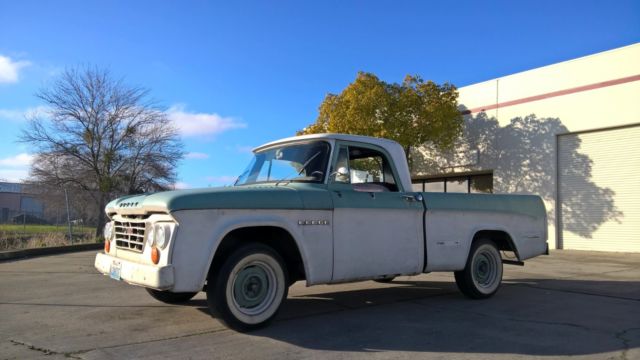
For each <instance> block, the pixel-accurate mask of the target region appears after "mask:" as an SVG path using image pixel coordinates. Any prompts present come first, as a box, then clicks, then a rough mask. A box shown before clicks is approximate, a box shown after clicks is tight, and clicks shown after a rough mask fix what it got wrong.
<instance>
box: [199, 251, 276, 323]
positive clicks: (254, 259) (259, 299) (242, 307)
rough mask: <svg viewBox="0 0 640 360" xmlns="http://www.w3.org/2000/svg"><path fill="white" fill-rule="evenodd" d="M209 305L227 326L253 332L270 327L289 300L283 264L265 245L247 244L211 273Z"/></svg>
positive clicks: (208, 295) (208, 293)
mask: <svg viewBox="0 0 640 360" xmlns="http://www.w3.org/2000/svg"><path fill="white" fill-rule="evenodd" d="M210 276H212V277H213V279H212V280H213V281H209V282H208V283H209V284H212V286H208V287H207V303H208V304H209V309H210V311H211V313H212V315H214V316H216V317H218V318H219V319H220V320H222V321H223V322H224V323H225V324H226V325H227V326H228V327H230V328H232V329H235V330H238V331H250V330H255V329H258V328H261V327H263V326H265V325H267V324H268V323H269V322H270V321H271V320H272V319H273V318H274V317H275V315H276V314H277V312H278V310H279V308H280V305H281V304H282V301H283V300H284V299H285V298H286V297H287V292H288V286H287V284H288V283H289V282H288V281H289V280H288V275H287V270H286V267H285V265H284V261H283V260H282V258H281V257H280V255H278V253H277V252H276V251H275V250H273V249H272V248H270V247H268V246H266V245H263V244H258V243H254V244H249V245H245V246H243V247H241V248H239V249H237V250H236V251H234V252H233V253H232V254H231V256H229V257H228V258H227V260H226V261H225V262H224V264H223V265H222V266H221V267H220V268H219V270H218V271H217V273H215V274H211V275H210Z"/></svg>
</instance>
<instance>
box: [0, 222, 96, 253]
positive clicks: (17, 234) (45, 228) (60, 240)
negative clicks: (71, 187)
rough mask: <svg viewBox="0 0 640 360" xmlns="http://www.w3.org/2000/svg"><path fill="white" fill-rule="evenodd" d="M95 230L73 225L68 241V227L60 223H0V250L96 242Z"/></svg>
mask: <svg viewBox="0 0 640 360" xmlns="http://www.w3.org/2000/svg"><path fill="white" fill-rule="evenodd" d="M95 232H96V228H95V227H90V226H74V227H72V233H73V241H70V240H69V236H68V234H69V228H68V227H66V226H62V225H59V226H55V225H19V224H0V251H7V250H18V249H32V248H40V247H49V246H64V245H70V244H80V243H90V242H97V241H98V240H99V239H97V238H96V237H95Z"/></svg>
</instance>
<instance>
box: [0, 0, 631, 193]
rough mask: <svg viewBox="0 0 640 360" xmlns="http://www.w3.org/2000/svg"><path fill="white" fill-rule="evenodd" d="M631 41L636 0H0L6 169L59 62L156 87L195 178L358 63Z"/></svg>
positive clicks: (478, 71)
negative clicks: (27, 119)
mask: <svg viewBox="0 0 640 360" xmlns="http://www.w3.org/2000/svg"><path fill="white" fill-rule="evenodd" d="M638 41H640V2H639V1H606V2H605V1H585V0H582V1H546V0H542V1H541V0H538V1H493V2H490V1H448V2H444V1H443V2H435V1H237V2H232V1H226V2H213V1H173V2H169V1H166V2H161V1H87V0H82V1H31V0H20V1H11V0H0V129H1V130H2V131H0V179H6V180H17V179H19V178H21V177H24V176H25V175H26V174H27V172H28V163H29V160H30V158H31V152H30V149H29V148H28V147H27V146H25V145H24V144H21V143H17V142H16V139H17V137H18V134H19V132H20V129H21V128H23V127H24V114H25V113H28V112H30V111H34V110H37V108H38V106H41V105H42V104H41V103H40V102H39V101H38V100H37V99H36V98H35V97H34V96H33V94H34V93H35V92H36V91H37V90H38V89H40V88H42V87H44V86H46V85H47V84H48V83H50V82H51V81H52V79H54V78H55V76H57V75H58V74H59V73H60V72H61V71H62V70H63V69H64V68H65V67H74V66H81V65H87V64H91V65H97V66H99V67H108V68H109V69H110V70H111V72H112V73H113V74H114V75H115V76H117V77H123V78H124V79H125V81H126V82H127V83H129V84H132V85H140V86H144V87H147V88H149V89H151V93H152V96H153V98H154V99H156V100H158V101H159V102H160V103H161V104H162V105H163V106H164V107H166V109H167V111H168V112H169V114H170V116H171V117H172V118H173V119H175V120H176V121H179V122H180V124H181V127H182V131H183V140H184V143H185V144H186V149H185V150H186V151H187V152H188V153H189V156H188V157H187V158H186V159H184V160H183V161H182V164H181V165H180V168H179V177H180V184H179V186H183V187H203V186H217V185H224V184H228V183H230V182H232V180H231V179H232V178H233V177H234V176H236V175H238V174H239V173H240V172H241V170H242V169H243V168H244V166H245V164H246V162H247V161H248V159H249V158H250V151H249V149H250V148H252V147H254V146H257V145H260V144H262V143H265V142H268V141H271V140H275V139H277V138H281V137H286V136H291V135H294V133H295V131H296V130H298V129H301V128H303V127H305V126H306V125H307V124H309V123H311V122H313V121H314V120H315V118H316V115H317V108H318V105H319V104H320V103H321V101H322V99H323V98H324V96H325V95H326V94H327V93H329V92H339V91H340V90H341V89H343V88H344V87H345V86H346V85H347V84H348V83H349V82H351V81H352V80H353V79H354V78H355V75H356V73H357V72H358V71H368V72H373V73H375V74H376V75H378V76H379V77H380V78H382V79H383V80H385V81H389V82H398V81H401V80H402V78H403V77H404V76H405V75H406V74H418V75H421V76H422V77H423V78H425V79H430V80H434V81H436V82H445V81H448V82H452V83H453V84H455V85H457V86H459V87H461V86H465V85H469V84H473V83H476V82H480V81H483V80H488V79H492V78H495V77H499V76H503V75H508V74H512V73H515V72H519V71H523V70H527V69H531V68H536V67H540V66H544V65H548V64H552V63H556V62H559V61H563V60H568V59H572V58H576V57H580V56H584V55H589V54H593V53H596V52H600V51H604V50H609V49H613V48H616V47H620V46H624V45H629V44H632V43H636V42H638Z"/></svg>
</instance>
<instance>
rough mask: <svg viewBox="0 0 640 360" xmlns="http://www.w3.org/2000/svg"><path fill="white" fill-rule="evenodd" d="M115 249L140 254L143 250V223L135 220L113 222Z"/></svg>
mask: <svg viewBox="0 0 640 360" xmlns="http://www.w3.org/2000/svg"><path fill="white" fill-rule="evenodd" d="M114 230H115V235H116V247H117V248H119V249H125V250H132V251H137V252H142V249H143V248H144V231H145V222H144V221H140V220H135V219H126V221H117V220H116V221H115V222H114Z"/></svg>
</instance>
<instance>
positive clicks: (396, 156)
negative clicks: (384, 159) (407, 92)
mask: <svg viewBox="0 0 640 360" xmlns="http://www.w3.org/2000/svg"><path fill="white" fill-rule="evenodd" d="M313 139H319V140H320V139H322V140H329V141H331V142H332V143H333V141H335V140H341V141H353V142H361V143H365V144H372V145H377V146H379V147H382V148H384V149H385V150H386V151H387V152H389V155H391V157H392V158H393V162H394V164H395V165H396V170H397V171H398V176H400V182H401V183H402V187H403V188H404V191H411V177H410V175H409V167H408V166H407V161H406V157H405V153H404V149H403V148H402V146H401V145H400V144H398V143H397V142H395V141H393V140H389V139H383V138H376V137H372V136H362V135H348V134H310V135H301V136H292V137H288V138H284V139H280V140H276V141H272V142H269V143H266V144H264V145H261V146H258V147H256V148H255V149H253V151H254V152H256V151H260V150H263V149H266V148H269V147H272V146H275V145H281V144H286V143H290V142H298V141H303V140H313Z"/></svg>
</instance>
